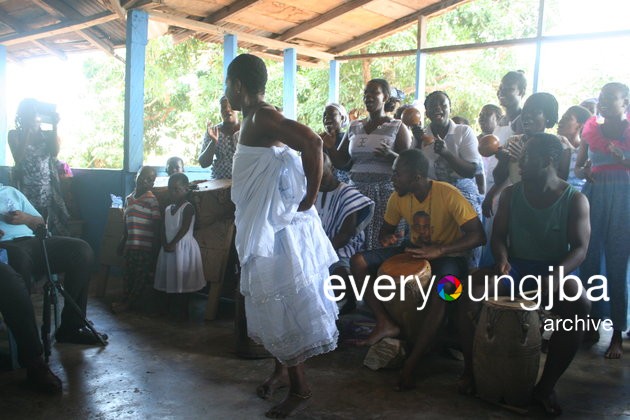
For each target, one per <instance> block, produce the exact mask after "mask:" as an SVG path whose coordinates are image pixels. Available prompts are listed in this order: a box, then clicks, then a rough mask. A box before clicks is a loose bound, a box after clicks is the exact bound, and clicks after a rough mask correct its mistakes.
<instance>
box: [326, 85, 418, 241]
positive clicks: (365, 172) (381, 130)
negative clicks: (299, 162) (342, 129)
mask: <svg viewBox="0 0 630 420" xmlns="http://www.w3.org/2000/svg"><path fill="white" fill-rule="evenodd" d="M390 96H391V90H390V87H389V83H387V81H386V80H384V79H372V80H370V81H369V82H368V83H367V85H366V86H365V90H364V91H363V103H364V104H365V108H366V109H367V111H368V116H367V118H364V119H362V120H355V121H353V122H352V123H351V124H350V127H349V129H348V132H347V133H346V135H345V137H344V138H343V140H342V141H341V144H340V145H339V148H335V145H334V143H333V142H331V141H329V140H328V139H326V138H324V139H323V140H324V147H325V148H326V150H327V151H328V155H329V156H330V160H331V161H332V163H333V165H334V166H335V168H338V169H343V168H347V167H348V165H351V167H350V179H351V180H352V182H353V183H354V185H355V186H356V187H357V189H358V190H359V191H360V192H361V193H362V194H363V195H365V196H367V197H369V198H370V199H372V201H374V203H375V210H374V217H373V218H372V222H371V223H370V224H369V225H368V226H367V228H366V229H365V234H366V241H365V248H366V249H368V250H369V249H374V248H380V244H379V242H378V234H379V231H380V229H381V226H382V224H383V217H384V215H385V207H386V206H387V201H388V200H389V196H390V195H391V194H392V193H393V192H394V186H393V184H392V181H391V177H392V164H393V162H394V159H396V157H397V156H398V153H400V152H402V151H403V150H407V149H409V148H410V147H411V134H410V133H409V130H407V128H405V127H403V126H402V122H401V121H400V120H395V119H392V118H390V117H388V116H387V115H386V113H385V110H384V105H385V103H386V102H387V100H388V99H389V97H390ZM401 127H402V128H401Z"/></svg>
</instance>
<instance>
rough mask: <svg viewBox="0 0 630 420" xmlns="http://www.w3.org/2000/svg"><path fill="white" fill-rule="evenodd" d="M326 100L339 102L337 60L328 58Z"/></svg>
mask: <svg viewBox="0 0 630 420" xmlns="http://www.w3.org/2000/svg"><path fill="white" fill-rule="evenodd" d="M328 102H339V61H337V60H330V70H328Z"/></svg>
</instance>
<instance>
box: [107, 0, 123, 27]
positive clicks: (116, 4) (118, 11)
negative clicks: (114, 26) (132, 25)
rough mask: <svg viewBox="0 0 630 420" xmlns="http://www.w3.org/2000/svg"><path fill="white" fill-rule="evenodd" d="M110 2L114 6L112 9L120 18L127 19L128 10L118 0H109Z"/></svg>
mask: <svg viewBox="0 0 630 420" xmlns="http://www.w3.org/2000/svg"><path fill="white" fill-rule="evenodd" d="M109 4H110V5H111V6H112V9H113V10H114V12H115V13H116V14H117V15H118V17H119V18H120V20H122V21H123V22H124V21H126V20H127V12H126V11H125V9H123V7H122V6H121V5H120V2H119V1H118V0H109Z"/></svg>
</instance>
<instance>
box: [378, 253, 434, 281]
mask: <svg viewBox="0 0 630 420" xmlns="http://www.w3.org/2000/svg"><path fill="white" fill-rule="evenodd" d="M427 273H429V275H430V273H431V265H430V264H429V262H428V261H427V260H423V259H419V258H413V257H412V256H411V255H410V254H407V253H403V254H398V255H394V256H393V257H391V258H389V259H387V260H386V261H385V262H384V263H383V264H381V266H380V268H379V269H378V274H379V275H387V276H391V277H393V278H394V279H396V278H399V277H400V276H405V277H406V276H413V275H417V276H424V275H426V274H427Z"/></svg>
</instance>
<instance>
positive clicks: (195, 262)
mask: <svg viewBox="0 0 630 420" xmlns="http://www.w3.org/2000/svg"><path fill="white" fill-rule="evenodd" d="M168 192H169V194H170V195H171V198H172V199H173V203H174V204H171V205H169V206H168V207H166V210H165V212H164V225H163V227H162V229H163V230H162V249H161V250H160V255H159V256H158V261H157V266H156V269H155V285H154V286H155V288H156V289H157V290H160V291H163V292H166V293H190V292H196V291H197V290H200V289H202V288H203V287H204V286H205V285H206V280H205V278H204V276H203V264H202V262H201V251H200V250H199V244H198V243H197V240H196V239H195V238H194V237H193V227H194V226H195V209H194V207H193V205H192V204H191V203H190V202H189V201H188V200H187V196H188V177H187V176H186V175H185V174H183V173H175V174H173V175H171V177H170V178H169V179H168ZM186 308H187V305H186Z"/></svg>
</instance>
